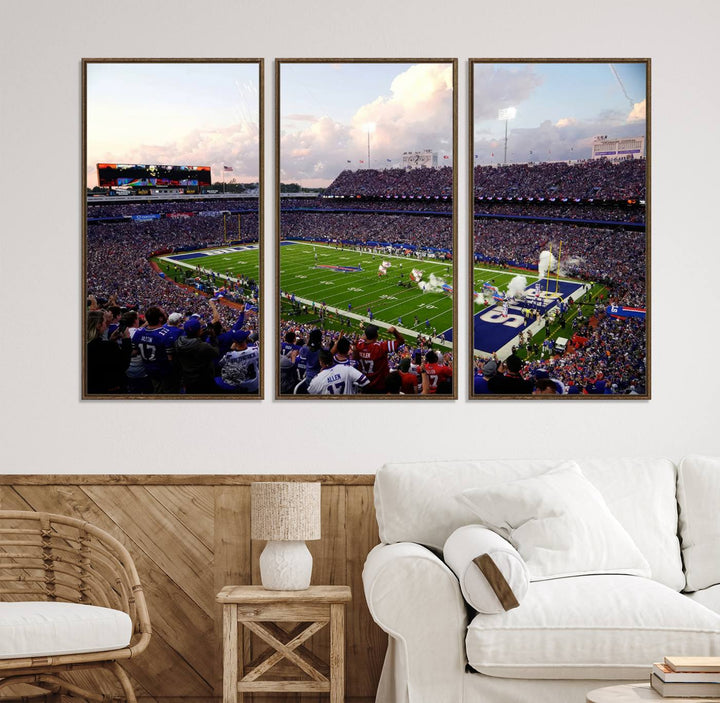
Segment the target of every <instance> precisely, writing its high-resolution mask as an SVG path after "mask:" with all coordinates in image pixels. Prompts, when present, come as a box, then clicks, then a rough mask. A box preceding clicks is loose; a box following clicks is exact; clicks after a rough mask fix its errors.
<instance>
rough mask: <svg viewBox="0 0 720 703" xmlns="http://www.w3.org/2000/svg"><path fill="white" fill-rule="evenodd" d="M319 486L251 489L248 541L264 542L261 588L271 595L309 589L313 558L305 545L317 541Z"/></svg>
mask: <svg viewBox="0 0 720 703" xmlns="http://www.w3.org/2000/svg"><path fill="white" fill-rule="evenodd" d="M320 487H321V484H319V483H298V482H294V481H276V482H267V483H265V482H263V483H253V484H251V486H250V504H251V520H252V523H251V537H252V539H264V540H267V541H268V543H267V545H265V549H263V552H262V554H261V555H260V577H261V580H262V585H263V586H264V587H265V588H267V589H269V590H271V591H302V590H304V589H306V588H308V587H309V586H310V577H311V575H312V555H311V554H310V551H309V550H308V548H307V545H306V544H305V540H308V539H320Z"/></svg>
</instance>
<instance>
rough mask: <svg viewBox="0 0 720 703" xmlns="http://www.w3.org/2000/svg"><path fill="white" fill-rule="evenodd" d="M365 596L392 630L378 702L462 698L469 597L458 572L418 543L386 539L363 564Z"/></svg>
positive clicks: (455, 702)
mask: <svg viewBox="0 0 720 703" xmlns="http://www.w3.org/2000/svg"><path fill="white" fill-rule="evenodd" d="M363 585H364V588H365V598H366V600H367V603H368V607H369V608H370V613H371V615H372V617H373V619H374V620H375V622H376V623H377V624H378V625H379V626H380V627H381V628H382V629H383V630H384V631H385V632H387V633H388V635H390V642H389V645H388V654H387V656H386V659H385V665H384V667H383V673H382V677H381V681H380V686H379V689H378V696H377V699H376V701H377V703H459V701H462V698H463V674H464V672H465V664H466V656H465V634H466V628H467V624H468V620H467V610H466V606H465V601H464V600H463V597H462V594H461V593H460V586H459V584H458V580H457V578H456V577H455V574H453V572H452V571H451V570H450V569H448V567H447V566H445V564H444V563H443V562H442V560H440V559H439V558H438V557H436V556H435V555H434V554H433V553H432V552H431V551H429V550H428V549H426V548H425V547H421V546H420V545H418V544H413V543H410V542H399V543H397V544H389V545H388V544H381V545H378V546H377V547H375V548H374V549H373V550H372V551H371V552H370V554H369V555H368V557H367V559H366V561H365V567H364V569H363Z"/></svg>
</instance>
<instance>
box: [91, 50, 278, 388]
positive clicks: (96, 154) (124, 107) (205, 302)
mask: <svg viewBox="0 0 720 703" xmlns="http://www.w3.org/2000/svg"><path fill="white" fill-rule="evenodd" d="M263 93H264V60H263V59H212V58H211V59H189V58H188V59H176V58H173V59H162V58H117V59H115V58H86V59H83V60H82V174H83V176H82V204H81V207H82V222H83V228H82V262H81V270H82V277H83V280H82V291H83V298H82V312H81V314H82V334H83V341H82V350H83V351H82V381H81V383H82V389H81V397H82V399H120V398H123V399H128V398H130V399H143V400H147V399H182V400H188V399H190V398H205V399H260V398H262V397H263V377H264V373H263V371H264V369H263V361H262V355H261V354H259V349H258V346H257V344H258V343H259V344H262V339H263V330H262V324H261V320H262V309H263V297H264V296H263V281H262V271H263V263H264V250H263V246H262V230H263V193H264V186H263V182H264V163H263V162H264V102H263ZM101 181H102V183H101ZM226 181H227V182H226ZM240 191H242V192H240ZM140 228H143V230H142V231H140ZM236 229H237V232H236ZM193 254H197V256H193ZM210 257H213V258H212V259H211V258H210ZM210 301H212V302H210ZM151 308H154V310H152V311H151V313H150V319H146V320H145V327H147V328H148V329H147V332H146V331H145V327H143V324H142V321H143V319H144V316H145V314H146V312H147V311H148V310H149V309H151ZM158 309H159V312H158ZM110 317H111V318H112V319H110ZM138 317H139V320H138ZM193 320H199V323H198V322H195V321H193ZM108 323H110V328H109V332H110V335H109V336H108V332H107V331H105V329H106V327H107V326H108ZM101 326H102V328H103V329H102V330H99V329H98V328H99V327H101ZM137 326H139V327H140V328H141V330H140V333H138V332H137V331H135V332H133V327H137ZM113 329H115V330H116V331H115V332H113ZM160 331H162V332H160ZM160 334H162V338H161V337H160V336H158V335H160ZM91 337H92V338H93V341H92V342H90V338H91ZM194 338H197V339H198V342H195V341H194ZM91 344H92V345H94V346H91ZM180 347H183V348H182V349H181V348H180ZM128 350H129V351H128ZM168 350H170V351H168ZM128 353H129V354H130V361H129V362H128V361H127V355H128ZM128 363H129V365H128Z"/></svg>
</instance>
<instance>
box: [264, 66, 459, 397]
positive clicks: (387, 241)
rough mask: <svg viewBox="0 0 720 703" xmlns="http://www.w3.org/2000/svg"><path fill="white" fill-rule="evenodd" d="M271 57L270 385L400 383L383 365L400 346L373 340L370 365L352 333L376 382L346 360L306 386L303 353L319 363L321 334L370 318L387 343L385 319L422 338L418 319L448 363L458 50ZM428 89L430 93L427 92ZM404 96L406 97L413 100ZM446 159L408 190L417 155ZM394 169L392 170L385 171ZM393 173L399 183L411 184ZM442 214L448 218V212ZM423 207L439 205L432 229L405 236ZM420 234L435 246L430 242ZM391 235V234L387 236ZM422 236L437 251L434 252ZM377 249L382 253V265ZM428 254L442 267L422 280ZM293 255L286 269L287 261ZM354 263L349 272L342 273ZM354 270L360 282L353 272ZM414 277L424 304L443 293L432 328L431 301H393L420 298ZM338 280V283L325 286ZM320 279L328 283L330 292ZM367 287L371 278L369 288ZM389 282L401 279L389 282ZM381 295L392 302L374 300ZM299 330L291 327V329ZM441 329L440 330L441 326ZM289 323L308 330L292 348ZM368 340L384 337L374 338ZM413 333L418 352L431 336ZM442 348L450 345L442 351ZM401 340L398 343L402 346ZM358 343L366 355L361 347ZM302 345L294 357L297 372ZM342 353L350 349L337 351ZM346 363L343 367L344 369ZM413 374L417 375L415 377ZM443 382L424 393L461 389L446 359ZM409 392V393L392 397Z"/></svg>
mask: <svg viewBox="0 0 720 703" xmlns="http://www.w3.org/2000/svg"><path fill="white" fill-rule="evenodd" d="M275 68H276V71H275V91H276V93H275V98H276V99H275V113H276V119H275V130H276V131H275V136H276V144H275V148H276V161H275V166H276V169H275V170H276V222H277V232H276V246H277V256H276V259H275V272H276V278H277V280H276V290H277V293H276V295H277V298H276V311H277V333H278V337H279V339H278V346H277V348H276V349H277V355H279V358H280V364H279V365H278V369H277V374H276V394H275V397H276V398H277V399H298V398H305V399H307V398H308V397H317V398H341V397H342V398H347V397H354V398H365V399H367V398H374V399H378V398H392V397H397V394H393V395H390V394H386V393H387V389H386V385H385V383H386V381H385V379H386V377H387V373H386V367H385V366H384V364H385V362H384V361H383V360H382V359H384V358H385V355H386V354H387V353H389V354H390V355H391V361H390V364H391V366H392V367H393V369H392V370H393V371H394V370H395V369H394V366H395V365H396V364H398V365H399V355H398V354H397V350H396V351H395V352H393V349H392V344H391V345H390V347H389V349H387V348H385V349H382V350H381V351H378V352H377V353H378V354H379V356H380V357H382V359H381V360H380V363H379V364H378V365H379V366H381V371H380V373H377V368H372V369H371V368H370V367H371V365H374V364H375V362H374V360H373V359H371V358H370V354H371V353H370V352H368V351H367V347H366V350H365V351H361V350H359V349H357V348H356V345H355V344H353V347H352V350H351V352H350V353H349V356H352V355H353V351H354V355H355V356H356V357H357V358H358V361H359V363H360V364H361V366H362V364H364V366H362V368H361V371H362V372H364V373H363V374H362V375H363V378H364V379H365V381H362V380H361V381H360V382H361V383H363V382H366V381H367V380H368V379H369V381H370V383H369V387H371V388H372V389H373V390H374V391H375V392H372V393H367V392H361V393H352V394H346V393H345V391H346V389H348V388H349V387H350V386H349V384H351V383H354V382H355V381H356V380H357V379H356V376H352V379H351V380H346V379H345V377H344V375H343V374H344V373H345V372H344V371H343V373H340V374H338V379H337V381H336V382H335V383H334V384H333V383H332V382H327V383H325V384H324V385H323V387H322V392H320V391H317V390H316V391H315V392H313V393H312V394H309V393H308V392H307V388H308V385H309V384H308V383H307V380H306V379H305V378H304V372H303V369H302V364H303V363H304V364H307V365H310V367H311V368H312V369H313V375H314V374H315V372H316V371H318V370H319V369H320V368H321V367H320V362H319V361H317V357H318V356H319V355H321V354H322V352H319V347H320V346H322V347H323V348H325V347H329V346H330V345H331V344H333V342H334V340H335V339H336V338H337V337H338V336H343V337H346V338H351V337H352V338H353V339H354V338H355V337H356V336H365V330H366V328H367V326H368V325H370V326H373V325H374V326H375V332H373V331H372V328H371V330H370V332H369V333H368V335H369V336H368V339H369V340H372V336H373V335H377V339H378V340H382V338H383V336H385V337H387V338H388V340H389V341H390V342H391V343H392V341H393V337H395V338H396V340H395V341H399V340H398V339H397V334H396V333H393V332H391V331H390V328H391V327H392V328H397V332H398V333H399V335H400V336H401V337H402V338H403V339H408V340H409V339H412V340H413V343H414V344H417V337H418V335H420V336H421V337H422V336H423V335H424V334H425V327H427V330H428V332H427V336H428V337H432V338H433V339H432V346H433V347H434V348H435V349H438V348H439V349H440V350H442V351H443V352H444V353H445V354H444V356H445V366H447V365H448V363H451V364H454V359H453V356H456V354H457V345H456V344H455V343H454V340H449V339H448V337H449V336H451V334H452V332H454V331H455V330H457V295H456V292H455V286H454V284H453V282H456V281H457V265H456V261H455V253H456V252H457V168H456V165H457V59H325V58H324V59H277V60H276V63H275ZM378 86H381V87H380V88H378ZM424 91H427V92H426V93H425V92H424ZM450 92H451V93H452V94H451V95H450ZM435 99H437V101H438V103H437V104H436V103H434V102H433V100H435ZM412 101H415V104H409V103H410V102H412ZM435 118H437V119H439V120H441V119H445V120H446V121H444V122H442V121H441V122H439V125H440V126H435V125H433V124H432V120H433V119H435ZM403 120H407V121H408V122H407V126H403V125H404V124H405V123H404V122H403ZM413 120H414V121H416V122H417V123H418V124H419V125H421V126H424V128H425V129H426V132H425V133H424V134H422V133H421V132H420V130H419V129H417V124H413V123H412V121H413ZM423 120H425V121H424V122H423ZM403 130H404V131H403ZM421 143H422V144H423V146H422V148H420V146H419V145H420V144H421ZM403 152H405V153H403ZM412 159H416V161H417V162H413V161H412ZM443 163H451V164H452V165H453V169H452V173H451V174H450V173H446V172H442V173H441V174H440V175H439V176H437V180H438V181H442V182H441V183H439V184H437V183H436V184H430V185H431V187H430V188H429V189H428V190H427V191H426V190H423V189H422V188H420V186H418V185H417V184H416V185H415V186H413V187H414V188H415V189H416V190H415V191H414V192H410V188H409V184H410V183H411V178H412V176H413V173H414V174H415V176H416V177H419V175H420V173H419V171H415V169H416V168H418V169H419V168H420V166H421V165H422V164H426V165H427V167H428V168H429V170H428V171H427V173H426V174H425V175H426V176H427V178H428V181H430V180H431V179H430V177H429V174H430V171H433V173H436V172H440V171H441V167H442V164H443ZM433 164H434V166H433ZM355 166H357V167H358V168H355ZM373 166H375V168H373ZM386 166H389V170H388V169H386V168H385V167H386ZM390 171H392V173H390ZM368 172H371V173H368ZM436 175H437V173H436ZM442 177H444V180H442ZM393 178H396V179H397V181H396V182H394V183H392V184H391V185H387V182H389V181H391V180H392V179H393ZM405 181H407V184H405ZM293 182H294V185H293ZM397 183H400V184H401V185H402V184H405V185H407V188H406V190H407V191H408V192H405V190H402V188H399V187H398V185H397ZM405 185H404V186H403V187H405ZM303 187H305V188H306V189H307V188H310V189H312V193H308V192H307V190H306V192H305V193H303V190H302V188H303ZM424 187H425V188H427V186H424ZM291 189H292V190H296V191H299V192H300V193H301V194H302V195H304V196H309V195H312V196H313V197H315V198H316V199H315V200H313V201H312V202H308V203H303V207H302V208H301V207H299V205H298V201H297V200H292V198H293V196H292V195H288V196H286V192H287V191H289V190H291ZM318 192H320V193H321V195H320V196H318V195H317V194H318ZM308 199H309V198H308ZM448 200H450V201H451V202H450V203H448ZM388 203H392V204H393V210H398V208H402V211H399V212H393V214H389V213H390V211H391V209H390V208H388ZM429 203H432V204H437V207H434V210H433V212H432V213H431V212H428V214H427V216H426V217H421V216H418V215H417V212H418V210H417V209H416V210H411V209H410V208H411V207H414V208H419V207H424V206H426V205H427V204H429ZM411 204H412V205H411ZM362 208H364V209H362ZM441 209H442V211H440V210H441ZM370 210H373V212H372V213H371V212H370ZM436 211H437V212H436ZM408 212H410V213H411V214H408ZM413 213H414V214H413ZM331 217H332V219H331ZM448 217H451V218H452V225H451V226H449V223H448V222H447V218H448ZM380 218H385V219H384V222H385V223H387V222H389V221H390V219H392V218H394V220H395V222H394V225H395V227H394V232H393V235H392V237H390V236H388V235H385V232H386V231H387V230H386V229H384V226H383V225H381V223H380ZM431 218H435V222H434V224H432V223H431V225H427V226H425V228H426V229H427V230H428V232H427V233H423V232H421V233H420V234H419V235H418V236H417V237H416V239H417V242H415V241H414V240H413V241H411V240H410V239H409V231H410V229H411V228H410V226H409V225H410V224H412V223H411V220H412V222H414V223H418V226H419V225H420V224H422V222H421V220H423V219H425V220H430V219H431ZM441 220H442V222H441ZM431 230H432V231H431ZM436 230H437V232H438V233H439V234H436V232H435V231H436ZM378 232H381V233H382V235H383V236H382V238H381V237H379V236H378V237H376V236H375V233H378ZM423 238H425V241H424V242H423V241H422V240H423ZM313 242H314V243H313ZM428 242H431V243H432V244H433V245H434V246H432V247H430V245H429V244H428ZM393 244H394V245H397V246H395V247H393V246H392V245H393ZM440 244H442V246H439V245H440ZM448 244H449V245H450V251H449V252H448V251H447V249H448ZM405 245H407V246H405ZM431 248H432V249H433V250H440V249H444V250H445V251H443V252H440V251H432V252H431V251H430V249H431ZM290 249H292V250H293V251H292V256H293V259H292V261H291V260H290V257H289V256H288V254H289V252H290ZM389 252H393V253H392V254H390V253H389ZM418 252H420V255H421V256H430V255H432V256H436V255H437V256H438V258H439V257H442V261H438V262H437V263H433V264H432V265H431V263H430V260H429V259H428V258H423V259H422V261H423V262H424V263H423V264H422V268H425V269H426V270H427V272H421V273H420V274H418V273H417V272H418V271H420V269H421V266H420V264H419V261H418V258H416V257H417V256H418ZM283 257H285V258H283ZM284 261H287V262H288V263H287V267H288V268H287V270H285V269H284V268H283V266H285V263H283V262H284ZM386 263H389V264H390V266H385V265H384V264H386ZM393 263H394V264H395V268H393V266H392V265H393ZM437 264H442V265H441V267H440V268H442V275H438V276H437V278H435V277H433V279H432V281H430V280H428V278H429V274H430V273H431V269H433V268H437ZM290 268H293V269H294V270H293V271H292V272H291V271H290ZM315 269H322V273H326V274H327V276H326V277H323V278H322V280H320V277H319V276H318V275H317V273H318V272H316V271H315ZM413 269H415V271H413ZM448 274H449V275H448ZM421 275H422V276H424V278H421V277H420V276H421ZM291 276H292V279H291V278H290V277H291ZM350 276H355V277H356V278H355V279H354V280H353V281H352V282H351V281H349V280H348V278H349V277H350ZM381 276H384V278H382V285H380V286H378V285H377V282H376V281H375V278H381ZM343 277H346V278H345V279H343ZM450 277H451V280H450V281H448V279H449V278H450ZM316 279H317V280H316ZM360 279H362V280H363V282H362V285H359V281H360ZM438 279H439V280H438ZM356 281H358V282H356ZM390 281H392V282H390ZM298 282H299V283H298ZM420 283H422V285H423V286H427V291H428V292H427V297H426V299H425V301H426V302H423V303H422V305H423V306H425V305H431V306H433V308H434V309H435V310H436V311H437V310H439V307H438V306H442V307H443V310H440V311H439V312H437V315H438V317H437V321H438V322H437V324H438V325H440V328H438V327H436V328H435V331H434V333H433V329H432V328H433V326H434V325H433V323H432V322H431V319H432V318H433V317H434V315H431V314H429V308H426V307H423V308H422V309H421V308H420V307H415V306H414V303H410V306H409V307H406V305H407V302H406V301H403V302H402V303H401V305H402V308H403V310H402V311H400V308H396V310H392V307H393V305H395V304H396V301H395V300H390V299H391V298H394V299H397V298H402V297H404V298H408V299H409V298H411V297H416V298H421V297H422V296H423V295H424V293H423V292H422V291H421V289H420ZM308 284H310V285H308ZM316 284H318V285H319V287H317V286H316ZM348 284H350V285H348ZM388 284H390V285H388ZM433 285H436V287H435V288H433V287H432V286H433ZM443 285H444V286H445V287H444V289H443V288H442V286H443ZM324 286H327V288H324ZM335 286H337V290H338V293H339V294H338V293H335V292H334V291H335V290H336V288H335ZM390 287H392V290H390ZM328 289H330V290H332V291H333V292H332V293H328V292H326V291H327V290H328ZM341 289H344V290H341ZM350 289H352V291H351V290H350ZM364 289H365V290H364ZM369 290H371V291H372V292H371V294H370V295H368V291H369ZM443 290H444V291H447V292H443ZM396 291H399V292H398V293H397V294H396ZM436 291H437V292H436ZM418 293H419V295H418ZM383 301H384V302H385V303H387V302H390V303H391V305H387V304H383ZM448 301H450V302H451V305H448V304H447V303H448ZM417 302H418V303H419V300H418V301H417ZM373 308H375V309H374V310H373ZM406 310H407V311H408V312H405V311H406ZM423 310H424V311H425V314H423ZM403 316H405V317H404V322H403ZM441 318H442V319H441ZM361 327H362V329H361ZM378 328H379V329H380V330H381V331H380V332H379V333H378V332H377V330H378ZM314 329H317V330H319V332H318V333H313V334H314V336H318V337H320V340H318V341H316V340H315V339H314V338H313V339H312V341H311V340H310V339H309V336H310V332H312V330H314ZM383 329H384V330H386V331H385V332H383V331H382V330H383ZM297 330H300V333H301V334H300V335H297V334H296V331H297ZM446 332H447V333H446ZM287 333H290V335H291V336H292V334H296V337H295V339H291V337H288V340H289V341H286V339H285V335H286V334H287ZM443 333H446V334H444V336H443V337H442V338H441V334H443ZM298 336H302V337H303V338H304V341H305V342H309V344H307V345H303V347H302V348H301V345H299V344H296V343H295V342H296V341H297V339H298ZM455 336H456V335H455ZM341 344H342V343H341ZM374 344H375V345H376V346H377V347H379V346H380V344H378V342H374ZM421 344H422V346H421V348H422V349H423V354H424V353H425V352H426V351H427V347H426V344H425V342H424V341H423V342H422V343H421ZM333 346H334V344H333ZM302 349H309V350H310V357H311V361H310V362H308V361H307V360H303V354H304V353H305V352H304V351H302ZM447 351H449V352H451V355H452V356H447V355H446V353H447ZM401 353H403V354H404V353H407V346H405V347H403V351H402V352H401ZM435 353H436V352H435ZM361 354H366V355H367V357H368V358H367V359H360V358H359V357H360V355H361ZM393 355H394V357H393ZM298 358H299V359H300V360H301V369H300V371H299V372H298V363H297V359H298ZM341 358H343V359H344V358H345V356H343V355H341ZM430 358H431V359H432V358H433V357H432V356H431V357H430ZM290 359H292V361H290V362H289V360H290ZM411 361H415V360H414V359H412V360H411ZM440 361H441V362H442V361H443V360H442V359H441V360H440ZM332 362H333V359H331V358H330V357H327V361H326V363H328V364H332ZM404 363H405V364H407V362H404ZM426 363H429V362H426ZM343 365H344V364H343ZM414 368H415V366H414V364H413V365H411V367H410V371H411V373H410V374H409V375H408V376H407V377H406V379H405V380H404V382H405V383H407V386H403V387H404V388H407V389H408V391H411V390H413V389H421V388H422V382H421V381H418V382H417V383H416V382H415V380H414V378H412V376H413V373H412V372H413V369H414ZM427 369H428V371H430V372H431V373H429V374H428V379H430V378H432V379H434V381H435V383H437V378H438V374H437V373H435V372H436V370H437V369H435V368H432V367H429V366H428V367H427ZM328 373H329V372H328ZM447 373H448V371H447V369H445V370H444V371H442V372H441V373H440V383H441V391H442V389H443V386H442V378H443V375H447ZM325 375H327V374H325ZM346 375H348V376H351V375H352V374H351V373H350V372H347V374H346ZM341 377H342V378H341ZM421 377H422V376H421V375H417V378H418V379H421ZM321 378H324V376H323V377H321ZM326 380H327V379H326ZM394 381H397V382H398V384H400V383H401V381H400V377H399V374H393V377H392V378H391V386H392V384H393V382H394ZM418 383H419V384H420V385H419V386H418ZM425 386H426V391H427V390H428V388H430V389H431V390H435V387H434V386H433V385H432V382H431V381H429V380H428V381H426V383H425ZM393 388H394V386H393ZM444 388H445V392H441V393H435V392H433V393H430V394H428V395H427V396H426V397H433V398H437V399H439V398H445V399H454V398H457V375H456V374H455V373H454V372H453V373H452V378H451V380H449V379H448V380H446V382H445V386H444ZM417 395H418V394H417V393H410V394H409V395H403V396H401V397H404V398H408V397H416V396H417ZM419 397H423V395H420V396H419Z"/></svg>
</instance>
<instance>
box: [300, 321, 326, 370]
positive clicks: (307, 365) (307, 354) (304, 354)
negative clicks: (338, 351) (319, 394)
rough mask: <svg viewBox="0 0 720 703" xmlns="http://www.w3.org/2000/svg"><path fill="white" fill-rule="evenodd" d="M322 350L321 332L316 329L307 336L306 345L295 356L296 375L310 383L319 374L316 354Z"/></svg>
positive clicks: (318, 362)
mask: <svg viewBox="0 0 720 703" xmlns="http://www.w3.org/2000/svg"><path fill="white" fill-rule="evenodd" d="M321 349H322V330H321V329H318V328H317V327H316V328H315V329H314V330H311V332H310V334H309V335H308V342H307V344H305V345H303V347H302V348H301V349H300V352H299V353H298V356H297V367H298V373H299V374H300V376H301V378H302V377H304V378H305V379H306V380H307V381H308V382H310V381H311V380H312V379H313V378H314V377H315V376H316V375H317V374H318V373H319V372H320V361H319V359H318V354H319V353H320V350H321Z"/></svg>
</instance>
